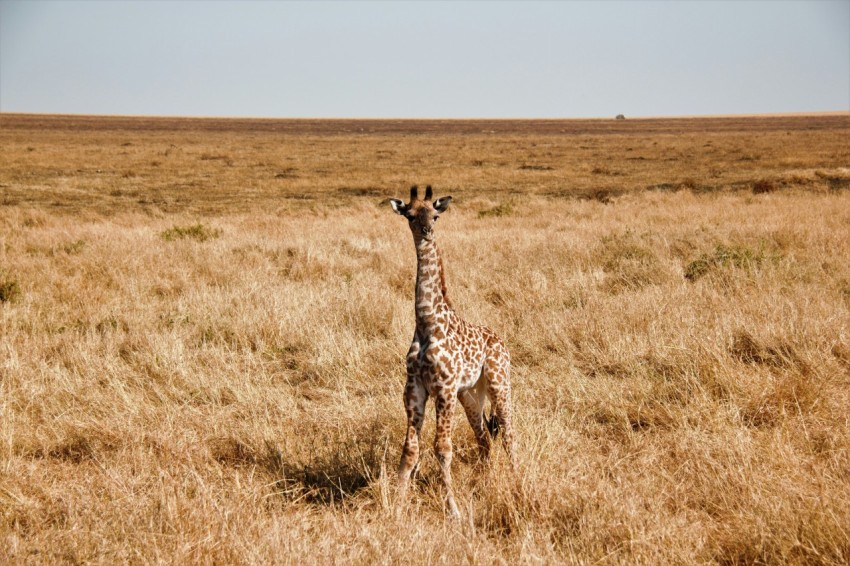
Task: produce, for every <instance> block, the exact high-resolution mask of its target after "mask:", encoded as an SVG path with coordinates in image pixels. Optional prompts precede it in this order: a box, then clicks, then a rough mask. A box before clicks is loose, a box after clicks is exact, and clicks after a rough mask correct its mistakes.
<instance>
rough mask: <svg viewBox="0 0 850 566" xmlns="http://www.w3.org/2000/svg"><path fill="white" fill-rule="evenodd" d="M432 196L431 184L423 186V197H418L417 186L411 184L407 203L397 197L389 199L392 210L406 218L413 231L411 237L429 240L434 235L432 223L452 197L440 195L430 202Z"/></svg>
mask: <svg viewBox="0 0 850 566" xmlns="http://www.w3.org/2000/svg"><path fill="white" fill-rule="evenodd" d="M432 196H433V191H432V190H431V185H428V186H427V187H426V188H425V198H424V199H420V198H419V188H418V187H417V186H416V185H413V186H412V187H411V188H410V202H409V203H407V204H404V201H402V200H400V199H397V198H392V199H390V206H392V207H393V210H395V211H396V213H397V214H400V215H402V216H404V217H405V218H407V221H408V224H409V225H410V231H411V232H413V237H414V239H416V240H419V239H424V240H430V239H432V238H433V237H434V224H435V223H436V222H437V219H438V218H439V217H440V214H442V213H443V212H445V211H446V209H447V208H448V207H449V203H450V202H451V201H452V197H442V198H438V199H437V200H435V201H433V202H431V197H432Z"/></svg>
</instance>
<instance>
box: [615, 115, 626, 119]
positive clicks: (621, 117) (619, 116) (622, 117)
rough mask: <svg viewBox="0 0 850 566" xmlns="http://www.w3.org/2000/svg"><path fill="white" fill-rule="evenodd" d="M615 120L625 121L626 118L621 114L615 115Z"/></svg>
mask: <svg viewBox="0 0 850 566" xmlns="http://www.w3.org/2000/svg"><path fill="white" fill-rule="evenodd" d="M616 119H617V120H625V119H626V117H625V116H623V115H622V114H617V118H616Z"/></svg>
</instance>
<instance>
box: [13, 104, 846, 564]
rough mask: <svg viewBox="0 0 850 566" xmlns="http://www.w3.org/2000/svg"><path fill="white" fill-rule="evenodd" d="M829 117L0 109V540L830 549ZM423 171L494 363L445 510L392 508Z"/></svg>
mask: <svg viewBox="0 0 850 566" xmlns="http://www.w3.org/2000/svg"><path fill="white" fill-rule="evenodd" d="M848 139H850V116H847V115H846V114H845V115H837V116H816V117H806V116H795V117H764V118H717V119H689V120H663V119H658V120H625V121H614V120H600V121H590V120H585V121H541V122H522V121H442V122H441V121H433V122H416V121H383V122H382V121H273V120H214V119H197V120H176V119H164V118H163V119H146V118H85V117H53V116H22V115H8V114H4V115H0V562H12V563H26V562H31V563H62V562H68V563H120V562H133V563H136V562H145V563H147V562H156V563H187V562H188V563H258V564H259V563H270V562H273V563H295V562H303V561H305V559H309V560H315V561H318V562H320V563H331V562H334V563H336V562H354V563H398V562H400V563H413V562H415V563H423V562H445V563H465V562H471V563H554V562H565V561H566V562H575V563H588V564H590V563H598V562H601V563H647V564H660V563H688V564H691V563H721V564H745V563H746V564H749V563H778V562H787V563H801V564H802V563H820V564H845V563H847V562H850V532H848V531H850V527H848V525H850V490H849V489H848V485H850V412H848V407H850V262H848V258H850V143H848V141H847V140H848ZM413 183H420V184H425V183H430V184H433V185H434V186H435V189H436V191H437V193H438V194H439V195H445V194H452V195H453V196H454V197H455V200H454V202H453V204H452V209H451V210H450V211H449V213H447V214H446V215H444V217H443V219H442V220H441V222H440V225H439V226H438V239H439V242H440V245H441V248H442V250H443V255H444V258H445V261H446V267H447V272H448V283H449V290H450V293H451V295H452V297H453V300H454V303H455V305H456V306H457V307H458V310H459V311H460V312H461V314H462V315H463V316H464V317H465V318H467V319H468V320H470V321H475V322H482V323H486V324H487V325H489V326H491V327H492V328H494V329H495V330H496V331H497V332H498V333H499V334H501V335H502V336H503V337H504V338H505V340H506V342H507V343H508V345H509V347H510V349H511V351H512V354H513V360H514V403H515V415H516V416H515V421H516V427H517V448H518V463H519V470H518V472H519V473H518V474H517V475H516V476H511V475H510V474H508V473H507V470H508V469H507V465H506V462H505V458H504V457H503V455H502V454H501V453H499V454H498V456H497V458H496V460H495V462H494V463H493V466H492V469H490V470H485V471H480V470H476V468H475V467H474V456H475V442H474V439H473V437H472V434H471V431H470V430H469V427H468V426H467V425H466V423H465V422H463V419H462V416H458V418H457V421H456V431H455V435H454V438H455V450H456V454H457V456H456V458H455V464H454V476H455V482H456V491H457V495H458V499H459V504H460V506H461V509H462V513H463V515H464V518H463V520H462V521H461V522H460V523H452V522H447V521H446V520H445V519H444V517H443V514H442V509H441V496H440V482H439V478H438V473H437V465H436V462H435V458H434V456H433V453H432V452H431V451H430V450H425V454H424V457H423V463H422V468H421V470H420V472H419V474H418V477H417V481H416V483H415V486H416V487H415V489H414V490H413V491H414V493H413V494H412V500H411V502H410V505H409V507H408V508H407V509H406V510H405V511H403V512H397V511H396V509H395V507H394V504H393V481H392V476H393V471H394V468H395V466H396V463H397V460H398V457H399V452H400V448H401V440H402V435H403V429H404V416H403V410H402V405H401V388H402V383H403V380H404V369H403V356H404V354H405V352H406V348H407V345H408V343H409V339H410V335H411V332H412V324H413V308H412V291H413V277H414V251H413V245H412V239H411V236H410V234H409V230H408V228H407V226H406V225H405V223H404V222H403V221H402V220H400V219H399V218H398V217H397V216H395V215H393V214H392V212H391V211H390V210H389V207H388V206H386V203H385V198H386V197H390V196H397V197H403V196H404V195H405V194H406V190H407V187H408V186H409V185H410V184H413ZM433 426H434V425H433V413H430V414H429V415H428V419H427V420H426V424H425V437H426V439H430V438H431V435H432V434H433Z"/></svg>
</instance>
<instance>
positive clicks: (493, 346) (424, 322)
mask: <svg viewBox="0 0 850 566" xmlns="http://www.w3.org/2000/svg"><path fill="white" fill-rule="evenodd" d="M431 197H432V190H431V187H430V185H429V186H428V187H427V189H426V191H425V199H424V200H422V199H419V198H418V190H417V187H416V186H414V187H413V188H411V189H410V203H408V204H404V202H403V201H401V200H399V199H390V204H391V205H392V208H393V210H395V211H396V212H397V213H398V214H400V215H402V216H404V217H405V218H407V220H408V222H409V225H410V230H411V232H413V243H414V244H415V245H416V260H417V268H416V295H415V307H416V329H415V331H414V333H413V343H412V344H411V345H410V350H408V352H407V384H406V385H405V388H404V408H405V410H406V411H407V436H406V437H405V439H404V448H403V449H402V454H401V464H400V465H399V468H398V481H399V494H400V497H401V498H402V500H404V498H405V494H406V492H407V485H408V482H409V480H410V476H411V474H412V473H413V469H414V468H415V467H416V464H417V462H418V460H419V444H420V436H421V432H422V422H423V420H424V418H425V404H426V403H427V401H428V397H429V396H433V397H434V404H435V406H436V411H437V434H436V438H435V440H434V451H435V452H436V454H437V459H438V461H439V463H440V469H441V471H442V476H443V483H444V485H445V489H446V506H447V508H448V513H449V515H450V516H452V517H458V516H459V512H458V508H457V504H456V503H455V498H454V493H453V491H452V475H451V463H452V415H453V414H454V409H455V403H456V401H460V404H461V405H462V406H463V409H464V411H465V412H466V417H467V419H469V424H470V425H471V426H472V430H473V431H474V432H475V438H476V440H477V442H478V449H479V456H480V458H481V459H482V460H487V459H488V457H489V454H490V435H493V436H494V437H495V435H496V433H497V432H498V431H499V430H501V431H502V433H503V439H502V440H503V442H504V446H505V449H506V450H507V452H508V457H509V458H510V461H511V465H512V466H513V465H514V454H513V429H512V426H511V381H510V369H511V359H510V354H509V353H508V349H507V348H506V347H505V344H504V343H503V342H502V341H501V340H500V339H499V337H498V336H496V334H495V333H493V331H492V330H490V329H489V328H487V327H484V326H476V325H473V324H469V323H467V322H466V321H464V320H463V319H462V318H460V316H458V315H457V313H455V311H454V309H453V308H452V304H451V303H450V302H449V299H448V296H447V290H446V278H445V274H444V272H443V262H442V259H441V258H440V252H439V250H438V249H437V243H436V241H435V239H434V223H435V222H436V221H437V218H439V216H440V213H442V212H445V210H446V209H447V208H448V206H449V202H451V200H452V197H443V198H439V199H437V200H436V201H434V202H433V203H432V202H431ZM488 398H489V399H490V405H491V407H492V415H491V417H490V419H489V420H487V419H485V418H484V402H485V401H486V399H488ZM488 429H489V430H488ZM488 432H489V434H488Z"/></svg>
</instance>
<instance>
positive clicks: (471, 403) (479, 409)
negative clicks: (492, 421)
mask: <svg viewBox="0 0 850 566" xmlns="http://www.w3.org/2000/svg"><path fill="white" fill-rule="evenodd" d="M484 395H485V393H484V392H483V391H479V390H475V389H471V390H470V389H467V390H465V391H461V392H460V393H458V400H459V401H460V404H461V405H462V406H463V410H464V411H465V412H466V418H467V420H469V425H470V426H471V427H472V431H473V432H474V433H475V440H476V442H478V456H479V458H480V459H481V460H487V459H488V458H489V457H490V437H489V436H488V435H487V428H489V424H488V423H489V421H487V420H486V419H485V418H484V398H483V397H484Z"/></svg>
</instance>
